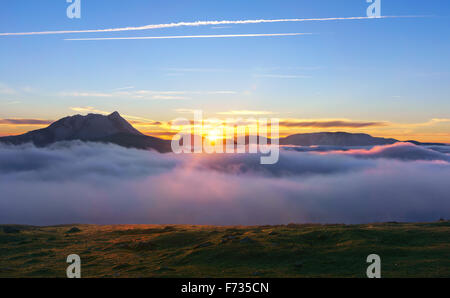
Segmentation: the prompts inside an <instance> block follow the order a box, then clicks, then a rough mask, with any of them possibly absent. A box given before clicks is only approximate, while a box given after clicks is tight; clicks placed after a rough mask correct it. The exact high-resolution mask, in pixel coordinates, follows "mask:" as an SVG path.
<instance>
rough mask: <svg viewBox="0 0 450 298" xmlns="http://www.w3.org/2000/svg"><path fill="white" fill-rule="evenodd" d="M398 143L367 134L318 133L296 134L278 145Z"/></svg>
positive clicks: (369, 144)
mask: <svg viewBox="0 0 450 298" xmlns="http://www.w3.org/2000/svg"><path fill="white" fill-rule="evenodd" d="M397 142H399V141H398V140H395V139H385V138H375V137H372V136H370V135H368V134H361V133H358V134H352V133H346V132H320V133H308V134H296V135H291V136H288V137H286V138H281V139H280V145H296V146H375V145H389V144H394V143H397Z"/></svg>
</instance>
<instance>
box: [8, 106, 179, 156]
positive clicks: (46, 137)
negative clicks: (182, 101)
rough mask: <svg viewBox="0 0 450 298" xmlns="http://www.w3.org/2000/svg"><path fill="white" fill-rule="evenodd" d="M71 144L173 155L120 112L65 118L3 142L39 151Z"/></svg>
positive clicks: (163, 141)
mask: <svg viewBox="0 0 450 298" xmlns="http://www.w3.org/2000/svg"><path fill="white" fill-rule="evenodd" d="M71 140H81V141H92V142H105V143H114V144H117V145H120V146H123V147H127V148H138V149H155V150H157V151H159V152H169V151H171V148H170V142H169V141H166V140H162V139H159V138H155V137H150V136H146V135H144V134H142V133H140V132H139V131H138V130H136V129H135V128H134V127H133V126H131V124H129V123H128V122H127V121H126V120H125V119H123V118H122V117H121V116H120V114H119V113H118V112H114V113H112V114H110V115H108V116H104V115H99V114H89V115H87V116H81V115H75V116H71V117H65V118H62V119H60V120H58V121H56V122H54V123H52V124H51V125H50V126H48V127H47V128H43V129H38V130H34V131H30V132H28V133H26V134H23V135H19V136H9V137H4V138H0V142H3V143H10V144H14V145H19V144H23V143H30V142H31V143H33V144H35V145H36V146H38V147H44V146H47V145H50V144H52V143H55V142H59V141H71Z"/></svg>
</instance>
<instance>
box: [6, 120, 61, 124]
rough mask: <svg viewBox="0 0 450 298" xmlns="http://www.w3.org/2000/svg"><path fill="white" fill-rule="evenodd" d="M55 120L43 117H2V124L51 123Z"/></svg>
mask: <svg viewBox="0 0 450 298" xmlns="http://www.w3.org/2000/svg"><path fill="white" fill-rule="evenodd" d="M51 123H53V120H42V119H0V124H13V125H45V124H51Z"/></svg>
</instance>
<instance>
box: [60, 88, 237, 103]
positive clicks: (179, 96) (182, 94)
mask: <svg viewBox="0 0 450 298" xmlns="http://www.w3.org/2000/svg"><path fill="white" fill-rule="evenodd" d="M130 89H131V88H130ZM116 90H117V89H116ZM233 94H237V92H236V91H232V90H211V91H187V90H181V91H178V90H169V91H167V90H166V91H164V90H162V91H158V90H133V91H127V90H125V89H122V90H119V91H113V92H96V91H72V92H61V93H59V95H60V96H64V97H130V98H137V99H156V100H158V99H159V100H184V99H191V97H189V95H233Z"/></svg>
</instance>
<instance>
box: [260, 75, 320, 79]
mask: <svg viewBox="0 0 450 298" xmlns="http://www.w3.org/2000/svg"><path fill="white" fill-rule="evenodd" d="M254 76H255V77H257V78H272V79H309V78H311V76H305V75H284V74H257V75H254Z"/></svg>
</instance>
